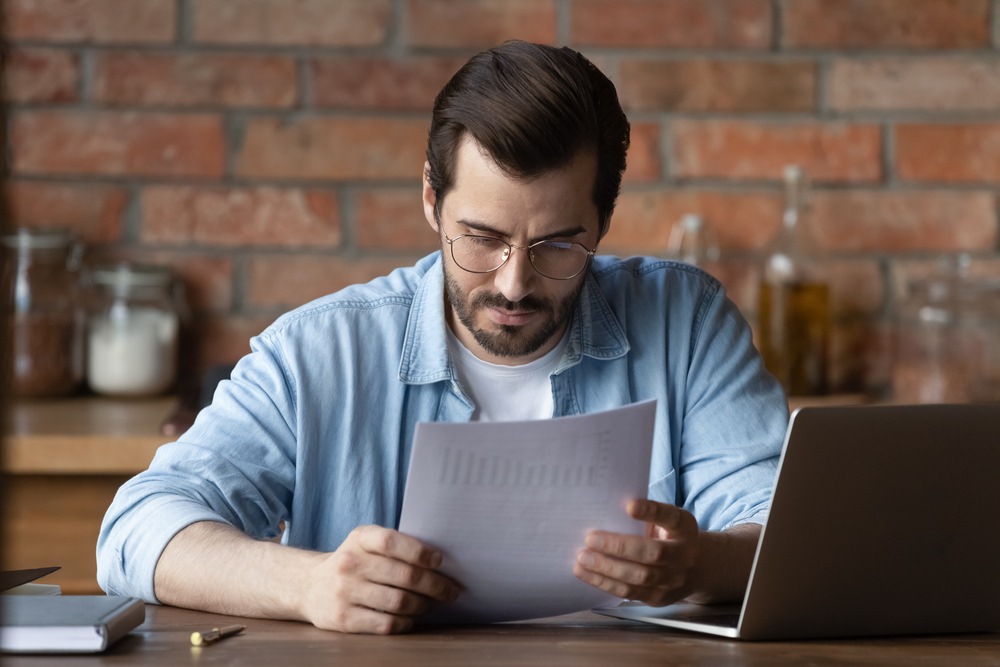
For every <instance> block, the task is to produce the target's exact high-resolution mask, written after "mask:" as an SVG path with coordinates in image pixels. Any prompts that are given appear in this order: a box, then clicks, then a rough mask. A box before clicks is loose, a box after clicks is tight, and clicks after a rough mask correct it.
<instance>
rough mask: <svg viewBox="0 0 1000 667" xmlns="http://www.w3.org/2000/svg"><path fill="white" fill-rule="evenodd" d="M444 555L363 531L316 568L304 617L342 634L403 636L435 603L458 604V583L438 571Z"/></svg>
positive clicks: (393, 534)
mask: <svg viewBox="0 0 1000 667" xmlns="http://www.w3.org/2000/svg"><path fill="white" fill-rule="evenodd" d="M440 566H441V553H440V552H438V551H437V550H435V549H433V548H431V547H428V546H427V545H425V544H423V543H422V542H420V541H419V540H417V539H415V538H413V537H409V536H408V535H404V534H402V533H400V532H399V531H396V530H392V529H389V528H382V527H380V526H361V527H359V528H355V529H354V530H353V531H351V534H350V535H348V536H347V539H345V540H344V542H343V543H342V544H341V545H340V547H339V548H338V549H337V550H336V551H334V552H333V553H331V554H326V555H325V558H323V559H322V560H320V561H319V562H318V563H317V564H316V566H315V567H314V568H313V572H312V576H311V579H312V582H313V586H312V587H311V589H310V591H309V592H308V594H307V595H306V598H305V599H304V600H303V609H304V615H305V616H306V618H307V619H308V620H309V621H310V622H311V623H312V624H313V625H315V626H316V627H319V628H323V629H326V630H338V631H340V632H359V633H374V634H390V633H397V632H405V631H407V630H409V629H410V628H411V627H413V623H414V621H415V620H416V618H417V617H418V616H419V615H420V614H423V613H424V612H426V611H427V610H428V609H430V608H431V607H432V606H433V605H434V604H436V603H448V602H452V601H454V600H455V598H457V597H458V594H459V592H460V590H461V589H460V587H459V585H458V584H457V583H455V582H454V581H452V580H451V579H449V578H448V577H446V576H445V575H443V574H441V573H440V572H437V571H436V570H437V568H438V567H440Z"/></svg>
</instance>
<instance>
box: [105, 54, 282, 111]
mask: <svg viewBox="0 0 1000 667" xmlns="http://www.w3.org/2000/svg"><path fill="white" fill-rule="evenodd" d="M296 93H297V84H296V73H295V61H294V60H293V59H292V58H289V57H284V56H252V55H241V54H206V53H188V54H182V55H175V54H159V53H141V52H135V51H126V52H122V51H117V52H103V53H99V54H98V55H97V57H96V59H95V63H94V98H95V99H96V100H97V101H98V102H102V103H105V104H126V105H154V106H156V105H159V106H174V107H186V106H202V105H220V106H239V107H289V106H291V105H292V104H294V103H295V101H296Z"/></svg>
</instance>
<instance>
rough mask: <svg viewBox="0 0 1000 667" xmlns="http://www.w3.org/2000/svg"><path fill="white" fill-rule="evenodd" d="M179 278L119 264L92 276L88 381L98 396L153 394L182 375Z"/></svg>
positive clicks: (157, 269) (166, 271)
mask: <svg viewBox="0 0 1000 667" xmlns="http://www.w3.org/2000/svg"><path fill="white" fill-rule="evenodd" d="M174 284H175V283H174V276H173V274H172V272H171V271H170V270H169V269H167V268H165V267H159V266H148V265H137V264H126V263H119V264H115V265H108V266H101V267H97V268H95V269H94V270H93V271H92V272H91V274H90V287H91V292H92V294H91V299H90V314H89V318H88V323H87V382H88V384H89V385H90V388H91V389H92V390H93V391H95V392H96V393H99V394H106V395H113V396H153V395H156V394H161V393H163V392H165V391H166V390H168V389H170V388H171V386H173V384H174V381H175V379H176V376H177V345H178V331H179V319H180V318H179V310H178V307H177V303H176V301H175V298H174Z"/></svg>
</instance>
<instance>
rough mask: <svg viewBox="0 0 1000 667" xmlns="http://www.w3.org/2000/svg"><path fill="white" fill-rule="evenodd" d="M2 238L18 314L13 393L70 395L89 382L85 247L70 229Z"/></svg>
mask: <svg viewBox="0 0 1000 667" xmlns="http://www.w3.org/2000/svg"><path fill="white" fill-rule="evenodd" d="M0 239H2V241H0V248H2V252H3V277H2V289H3V290H4V293H5V294H6V295H8V296H7V298H8V301H7V303H8V304H9V307H10V308H12V311H13V312H12V317H11V322H12V328H11V345H12V353H13V354H12V362H13V363H12V368H11V391H12V393H13V394H14V395H15V396H22V397H42V396H62V395H66V394H70V393H72V392H74V391H75V390H76V389H77V388H78V387H79V386H80V383H81V381H82V380H83V365H84V364H83V329H84V317H85V313H84V311H83V308H82V305H81V301H80V298H79V296H80V281H79V277H80V260H81V258H82V253H83V245H82V244H81V243H80V242H79V240H78V239H77V237H76V235H75V234H73V232H71V231H69V230H65V229H18V230H16V231H14V232H12V233H10V234H5V235H4V236H3V237H0Z"/></svg>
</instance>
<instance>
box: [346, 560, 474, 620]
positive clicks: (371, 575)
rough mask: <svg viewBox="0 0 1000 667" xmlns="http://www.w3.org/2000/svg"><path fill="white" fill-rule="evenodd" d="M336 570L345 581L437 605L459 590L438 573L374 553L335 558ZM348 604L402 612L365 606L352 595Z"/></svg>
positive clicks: (456, 585) (359, 599)
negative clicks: (405, 594) (427, 599)
mask: <svg viewBox="0 0 1000 667" xmlns="http://www.w3.org/2000/svg"><path fill="white" fill-rule="evenodd" d="M336 569H337V572H338V574H339V575H340V576H341V577H343V578H344V579H347V580H360V581H364V582H371V583H373V584H378V585H380V586H382V587H392V589H393V590H396V591H400V592H401V593H411V594H414V593H415V594H417V595H422V596H426V597H427V598H431V599H433V600H438V601H440V602H452V601H453V600H454V599H455V598H456V597H458V594H459V591H460V589H459V586H458V584H456V583H455V582H454V581H452V580H451V579H449V578H448V577H446V576H444V575H443V574H441V573H440V572H436V571H434V570H431V569H427V568H423V567H419V566H416V565H412V564H410V563H406V562H403V561H400V560H396V559H393V558H390V557H387V556H380V555H377V554H369V553H365V554H358V553H352V552H347V553H344V554H343V555H342V556H341V557H340V558H338V559H337V562H336ZM362 590H365V591H367V590H368V589H362ZM351 601H352V602H357V603H363V604H367V606H371V607H373V608H375V609H380V610H384V611H398V610H400V609H402V607H399V608H397V607H396V606H395V605H390V606H383V605H379V604H376V603H372V604H368V603H366V602H364V600H363V599H362V598H359V597H357V595H355V594H352V595H351Z"/></svg>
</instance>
